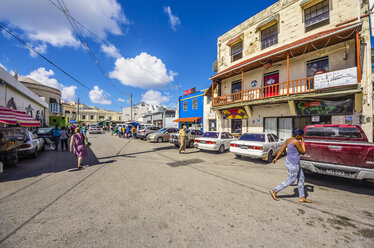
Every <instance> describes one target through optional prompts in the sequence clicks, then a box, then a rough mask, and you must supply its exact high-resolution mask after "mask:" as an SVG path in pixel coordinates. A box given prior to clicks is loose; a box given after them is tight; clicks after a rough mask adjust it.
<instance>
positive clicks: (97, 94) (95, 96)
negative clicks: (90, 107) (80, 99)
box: [88, 85, 112, 105]
mask: <svg viewBox="0 0 374 248" xmlns="http://www.w3.org/2000/svg"><path fill="white" fill-rule="evenodd" d="M88 96H89V97H90V100H91V102H92V103H99V104H103V105H109V104H112V101H110V100H108V99H107V98H108V97H109V94H108V93H107V92H105V91H104V90H101V89H100V88H99V86H97V85H95V86H94V87H93V90H90V93H89V94H88Z"/></svg>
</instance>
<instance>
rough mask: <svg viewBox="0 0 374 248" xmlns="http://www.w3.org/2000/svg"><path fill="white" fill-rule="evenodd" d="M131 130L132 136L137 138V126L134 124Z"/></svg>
mask: <svg viewBox="0 0 374 248" xmlns="http://www.w3.org/2000/svg"><path fill="white" fill-rule="evenodd" d="M131 132H132V138H133V139H135V138H136V128H135V126H132V129H131Z"/></svg>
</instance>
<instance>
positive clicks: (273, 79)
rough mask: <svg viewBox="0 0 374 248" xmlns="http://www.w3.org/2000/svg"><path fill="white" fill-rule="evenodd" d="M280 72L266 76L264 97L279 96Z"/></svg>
mask: <svg viewBox="0 0 374 248" xmlns="http://www.w3.org/2000/svg"><path fill="white" fill-rule="evenodd" d="M278 84H279V72H278V71H275V72H271V73H267V74H265V75H264V86H265V89H264V96H265V97H272V96H277V95H278V93H279V85H278Z"/></svg>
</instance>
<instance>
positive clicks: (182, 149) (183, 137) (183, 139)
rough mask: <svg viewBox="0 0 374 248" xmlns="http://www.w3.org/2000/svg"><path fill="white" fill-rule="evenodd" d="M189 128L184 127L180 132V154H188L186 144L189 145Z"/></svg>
mask: <svg viewBox="0 0 374 248" xmlns="http://www.w3.org/2000/svg"><path fill="white" fill-rule="evenodd" d="M186 139H187V127H186V126H184V127H183V128H182V129H181V130H180V131H179V137H178V140H179V154H181V153H186V143H187V140H186Z"/></svg>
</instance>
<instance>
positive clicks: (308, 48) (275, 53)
mask: <svg viewBox="0 0 374 248" xmlns="http://www.w3.org/2000/svg"><path fill="white" fill-rule="evenodd" d="M361 25H362V24H361V23H355V24H351V25H346V26H341V27H337V28H332V29H329V30H325V31H322V32H319V33H316V34H313V35H310V36H307V37H305V38H302V39H300V40H297V41H294V42H291V43H290V44H286V45H283V46H280V47H278V48H275V49H273V50H270V51H268V52H265V53H262V54H259V55H256V56H254V57H251V58H249V59H247V60H244V61H242V62H239V63H237V64H235V65H233V66H231V67H229V68H227V69H225V70H223V71H220V72H218V73H217V74H215V75H213V76H212V77H210V80H214V79H224V78H227V77H231V76H234V75H237V74H239V73H240V72H241V71H242V70H244V71H250V70H253V69H256V68H259V67H261V66H263V65H264V63H266V62H267V61H272V62H273V64H274V63H277V62H279V61H282V60H285V59H286V58H287V53H289V54H291V56H292V57H296V56H299V55H303V54H306V53H309V52H313V51H316V50H318V49H320V48H321V47H328V46H331V45H334V44H337V43H340V42H344V41H347V40H349V39H353V38H354V37H355V36H354V35H355V31H356V30H358V29H359V28H360V26H361Z"/></svg>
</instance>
